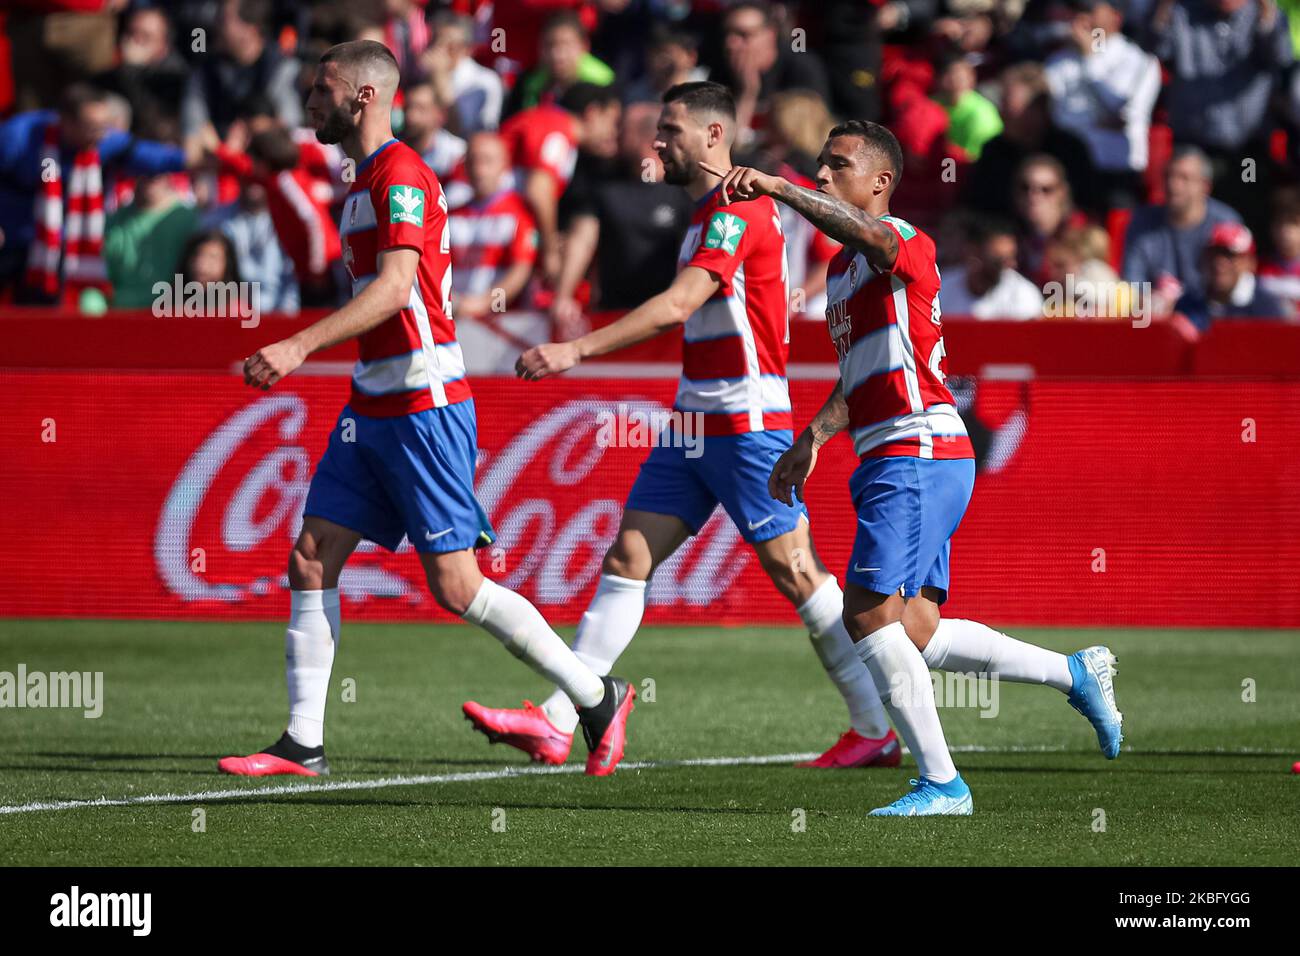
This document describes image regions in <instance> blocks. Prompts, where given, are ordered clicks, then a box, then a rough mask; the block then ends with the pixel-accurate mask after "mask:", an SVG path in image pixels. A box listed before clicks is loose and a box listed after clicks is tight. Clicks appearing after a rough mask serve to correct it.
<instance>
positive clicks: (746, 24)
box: [718, 0, 830, 144]
mask: <svg viewBox="0 0 1300 956" xmlns="http://www.w3.org/2000/svg"><path fill="white" fill-rule="evenodd" d="M778 31H780V32H778ZM722 35H723V50H724V60H725V65H724V69H723V75H722V76H720V77H719V78H718V79H719V81H720V82H722V83H724V84H726V85H727V86H730V87H731V89H732V92H733V93H735V96H736V129H737V130H739V131H740V133H739V136H738V139H739V141H740V142H741V143H742V144H743V143H745V142H746V141H747V140H748V139H749V138H750V136H751V135H752V134H753V132H754V131H756V130H761V129H763V128H764V127H765V126H766V125H767V111H768V109H769V108H770V107H771V102H772V97H773V96H774V95H775V94H777V93H780V92H783V91H785V90H793V89H805V90H811V91H812V92H814V93H816V94H817V95H818V96H820V97H821V98H822V99H823V100H825V99H828V98H829V96H830V86H829V84H828V82H827V79H826V69H825V67H823V66H822V62H821V60H820V59H819V58H818V56H817V54H815V53H813V52H812V51H810V50H805V51H803V52H799V53H795V52H792V51H791V49H790V37H789V34H788V33H787V32H785V31H784V30H781V26H780V24H779V23H778V21H777V19H776V15H775V14H774V12H773V10H772V8H771V7H770V6H768V5H767V4H766V3H759V2H754V0H741V2H740V3H737V4H735V5H734V6H732V7H731V8H730V9H729V10H728V11H727V14H726V17H725V19H724V20H723V25H722Z"/></svg>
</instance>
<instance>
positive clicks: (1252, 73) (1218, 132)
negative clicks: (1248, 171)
mask: <svg viewBox="0 0 1300 956" xmlns="http://www.w3.org/2000/svg"><path fill="white" fill-rule="evenodd" d="M1149 42H1150V44H1151V49H1152V52H1154V53H1155V54H1156V56H1158V57H1160V59H1161V60H1162V61H1164V62H1165V64H1166V65H1167V66H1168V69H1169V77H1170V79H1169V90H1168V93H1167V96H1166V101H1167V105H1168V109H1169V123H1170V125H1171V126H1172V127H1173V133H1174V139H1175V140H1176V141H1177V142H1179V143H1191V144H1194V145H1197V146H1200V147H1201V148H1202V149H1204V150H1205V152H1206V153H1207V155H1208V156H1209V157H1210V159H1211V161H1212V163H1213V166H1214V192H1215V195H1217V196H1219V197H1220V198H1221V199H1223V200H1224V201H1225V202H1226V203H1228V204H1229V205H1230V206H1232V207H1233V208H1235V209H1236V210H1237V211H1238V212H1240V213H1242V215H1243V216H1245V218H1246V220H1247V221H1248V222H1253V223H1255V224H1256V225H1257V226H1260V227H1262V225H1263V223H1264V222H1266V221H1267V203H1268V199H1267V196H1268V192H1269V188H1268V187H1269V183H1270V179H1271V167H1270V165H1269V149H1268V142H1267V136H1268V133H1269V127H1268V126H1267V125H1266V123H1265V119H1266V113H1267V111H1268V107H1269V102H1270V98H1271V97H1272V95H1273V91H1274V90H1275V89H1276V88H1277V85H1278V81H1279V79H1280V74H1281V70H1282V68H1283V67H1285V66H1287V65H1288V64H1290V63H1291V62H1292V60H1293V56H1292V52H1291V38H1290V34H1289V33H1288V31H1287V24H1286V17H1285V16H1283V15H1282V14H1281V13H1279V12H1278V9H1277V5H1276V4H1275V3H1274V2H1273V0H1161V2H1160V3H1159V5H1158V6H1157V8H1156V10H1155V12H1154V14H1153V15H1152V20H1151V34H1150V41H1149ZM1246 158H1250V159H1253V160H1254V164H1253V165H1254V168H1253V170H1252V175H1251V176H1249V178H1247V177H1246V176H1243V167H1242V160H1243V159H1246Z"/></svg>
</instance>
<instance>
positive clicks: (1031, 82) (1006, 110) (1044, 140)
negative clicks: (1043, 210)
mask: <svg viewBox="0 0 1300 956" xmlns="http://www.w3.org/2000/svg"><path fill="white" fill-rule="evenodd" d="M1001 85H1002V100H1001V110H1000V112H1001V115H1002V122H1003V128H1002V133H1001V134H1000V135H998V136H995V137H993V139H991V140H989V141H988V142H987V143H985V144H984V148H983V150H981V152H980V158H979V161H978V162H976V163H975V165H974V166H973V167H972V168H971V170H970V172H969V173H968V174H967V175H966V176H965V177H964V181H965V186H964V189H963V190H962V201H963V202H964V203H965V204H967V205H969V206H971V207H972V208H975V209H979V210H982V211H985V212H989V213H992V214H993V215H1006V214H1007V211H1008V210H1010V209H1011V206H1012V203H1013V202H1014V201H1015V195H1014V194H1015V183H1016V170H1017V169H1019V168H1020V165H1021V163H1023V162H1024V161H1025V160H1026V159H1028V158H1029V157H1030V156H1033V155H1035V154H1039V153H1045V154H1046V155H1048V156H1051V157H1052V158H1053V159H1055V160H1057V161H1058V162H1059V163H1061V165H1062V168H1064V169H1065V171H1066V173H1067V176H1066V179H1067V180H1068V182H1069V184H1070V191H1071V194H1072V195H1073V196H1074V199H1075V201H1076V202H1077V203H1079V205H1080V206H1082V207H1084V208H1085V209H1089V210H1092V209H1094V208H1096V204H1095V203H1094V202H1092V201H1091V197H1092V194H1091V192H1090V190H1091V185H1092V183H1093V179H1094V171H1093V168H1092V163H1091V162H1090V161H1089V159H1088V150H1087V147H1086V146H1085V144H1084V142H1083V140H1081V139H1079V137H1077V136H1075V135H1074V134H1073V133H1068V132H1066V131H1065V130H1062V129H1060V128H1058V127H1057V126H1055V125H1053V123H1052V120H1051V115H1050V111H1049V103H1050V97H1049V92H1048V87H1047V74H1046V72H1045V71H1044V69H1043V66H1042V64H1040V63H1018V64H1016V65H1015V66H1012V67H1009V68H1007V69H1006V70H1005V71H1003V73H1002V83H1001Z"/></svg>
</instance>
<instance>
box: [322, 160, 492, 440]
mask: <svg viewBox="0 0 1300 956" xmlns="http://www.w3.org/2000/svg"><path fill="white" fill-rule="evenodd" d="M340 231H341V232H342V234H343V263H344V265H346V266H347V269H348V275H349V276H351V277H352V294H353V295H354V296H356V295H359V294H360V293H361V290H363V289H364V288H365V287H366V286H368V285H369V284H370V283H371V282H373V281H374V280H375V277H376V275H378V271H379V266H378V260H379V254H380V253H381V252H384V251H385V250H388V249H395V248H399V247H404V248H410V249H415V250H417V251H419V253H420V264H419V267H418V268H417V270H416V273H415V282H414V283H412V285H411V296H410V298H409V299H408V300H407V303H406V306H405V307H404V308H403V309H402V310H401V311H400V312H398V313H397V314H396V315H394V316H393V317H392V318H390V319H387V320H386V321H384V322H381V323H380V324H379V325H378V326H376V327H375V328H373V329H371V330H370V331H369V332H365V333H363V334H362V335H361V336H360V337H358V339H357V344H358V347H359V351H360V358H359V359H358V360H357V364H356V367H355V368H354V369H353V371H352V398H351V405H352V408H353V410H354V411H356V412H357V413H359V414H361V415H370V416H374V417H379V418H387V417H393V416H397V415H409V414H411V413H413V412H422V411H425V410H426V409H429V408H441V407H442V406H444V405H452V404H454V403H456V402H463V401H465V400H466V399H468V398H469V397H470V390H469V382H468V380H466V378H465V359H464V357H463V356H462V354H461V351H460V344H459V343H458V342H457V341H456V327H455V326H454V325H453V324H452V320H451V312H450V308H449V305H448V296H449V295H450V293H451V233H450V229H449V227H448V221H447V201H446V199H445V197H444V196H443V194H442V185H441V184H440V183H439V182H438V177H437V176H435V175H434V174H433V170H431V169H429V167H428V166H426V165H425V164H424V161H423V160H422V159H420V154H419V153H417V152H416V151H415V150H413V149H411V147H409V146H407V145H406V144H405V143H399V142H398V141H397V140H395V139H393V140H389V141H388V142H387V143H385V144H384V145H383V146H380V147H379V149H377V150H375V152H374V153H372V154H371V155H370V156H368V157H367V158H366V159H365V160H364V161H363V162H362V163H361V164H360V165H359V166H358V167H357V172H356V182H354V183H353V184H352V189H351V190H350V191H349V192H348V196H347V199H346V200H345V201H344V203H343V221H342V224H341V229H340Z"/></svg>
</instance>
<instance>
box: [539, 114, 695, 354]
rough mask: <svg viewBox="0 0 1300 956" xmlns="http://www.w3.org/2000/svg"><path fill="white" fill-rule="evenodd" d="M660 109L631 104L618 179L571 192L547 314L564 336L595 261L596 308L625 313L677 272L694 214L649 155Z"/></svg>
mask: <svg viewBox="0 0 1300 956" xmlns="http://www.w3.org/2000/svg"><path fill="white" fill-rule="evenodd" d="M660 110H661V107H659V106H656V105H653V104H650V103H633V104H631V105H630V106H628V107H627V109H626V110H625V111H624V113H623V121H622V126H621V132H620V136H619V159H620V161H621V164H622V172H623V175H622V176H620V177H619V178H617V179H615V180H611V181H609V182H604V183H600V184H598V185H596V186H595V187H594V188H590V189H586V190H581V191H578V193H577V195H576V196H575V198H574V204H573V216H572V220H571V222H570V225H569V229H568V232H567V233H566V235H565V243H564V267H563V269H562V270H561V272H560V275H559V278H558V280H557V282H556V288H555V299H554V301H553V302H552V304H551V315H552V317H553V318H554V319H555V320H556V323H557V325H558V326H559V327H560V328H561V329H563V330H572V329H574V328H577V327H579V323H580V320H581V313H582V309H581V306H580V305H579V301H578V288H579V286H580V284H581V283H582V280H583V278H584V277H585V276H586V275H587V273H588V270H589V269H590V267H591V264H592V262H593V261H594V262H595V266H596V271H595V287H596V293H595V296H594V300H595V308H598V309H631V308H635V307H636V306H638V305H640V304H641V303H642V302H644V301H645V300H646V299H648V298H650V297H651V296H653V295H656V294H658V293H659V292H662V291H663V290H664V289H665V288H667V286H668V285H669V284H671V282H672V280H673V277H674V276H675V275H676V274H677V254H678V251H679V250H680V248H681V243H682V238H683V236H684V235H685V234H686V227H687V224H688V223H689V222H690V218H691V210H692V209H693V208H694V206H693V204H692V202H691V200H690V197H689V196H687V195H686V193H685V192H684V191H683V190H681V189H677V188H670V187H669V186H666V185H664V182H663V179H664V171H663V165H662V164H661V163H660V162H659V155H658V153H656V152H655V148H654V144H655V138H656V135H657V134H656V127H657V124H658V121H659V113H660Z"/></svg>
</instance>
